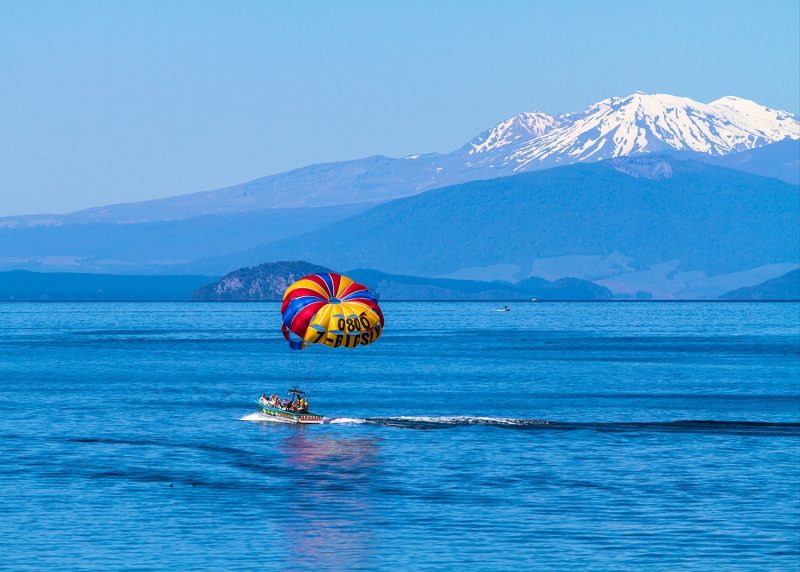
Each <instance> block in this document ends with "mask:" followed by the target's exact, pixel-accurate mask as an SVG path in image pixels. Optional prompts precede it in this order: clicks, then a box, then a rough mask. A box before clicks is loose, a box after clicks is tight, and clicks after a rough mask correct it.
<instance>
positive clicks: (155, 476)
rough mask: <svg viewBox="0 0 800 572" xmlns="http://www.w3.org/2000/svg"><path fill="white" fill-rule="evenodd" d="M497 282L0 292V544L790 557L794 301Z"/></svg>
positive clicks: (591, 560)
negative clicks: (513, 287)
mask: <svg viewBox="0 0 800 572" xmlns="http://www.w3.org/2000/svg"><path fill="white" fill-rule="evenodd" d="M495 306H496V305H495V304H491V303H400V302H396V303H391V302H386V303H383V304H382V307H383V309H384V313H385V315H386V328H385V333H384V335H383V337H382V338H381V339H380V340H379V341H378V342H376V343H375V344H373V345H372V346H369V347H361V348H357V349H356V350H352V351H350V350H341V351H338V350H330V349H329V348H309V349H308V350H304V351H302V352H292V351H290V350H288V348H287V347H286V344H285V342H284V341H283V338H282V337H281V335H280V332H279V329H278V328H279V323H280V322H279V314H278V308H279V307H278V304H273V303H238V304H237V303H231V304H227V303H212V304H205V303H64V304H60V303H30V304H29V303H5V304H0V326H2V327H1V328H0V568H5V569H10V570H26V569H63V570H105V569H114V570H122V569H140V570H141V569H170V570H181V569H186V570H190V569H191V570H211V569H214V570H392V569H403V568H404V569H408V570H451V569H465V570H520V569H526V570H529V569H542V570H567V569H568V570H643V569H649V570H676V569H681V570H797V569H798V567H800V325H799V324H800V305H798V304H795V303H774V304H773V303H633V302H631V303H526V304H522V303H516V304H513V307H512V311H511V312H508V313H502V312H496V311H495ZM296 383H297V384H299V385H301V386H302V387H303V388H304V389H307V390H308V391H309V396H310V401H311V409H312V410H314V411H317V412H319V413H321V414H323V415H325V416H326V423H325V424H323V425H319V426H306V427H298V426H289V425H275V424H270V423H265V422H263V421H260V420H259V415H258V414H255V413H254V412H255V407H254V406H253V404H252V402H253V400H254V399H255V398H257V397H258V395H260V394H261V393H262V392H266V393H272V392H279V391H280V392H283V391H284V390H285V389H286V388H287V387H289V386H291V385H294V384H296Z"/></svg>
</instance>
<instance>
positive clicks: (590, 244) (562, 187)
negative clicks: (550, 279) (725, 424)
mask: <svg viewBox="0 0 800 572" xmlns="http://www.w3.org/2000/svg"><path fill="white" fill-rule="evenodd" d="M799 191H800V189H798V187H797V186H796V185H791V184H788V183H784V182H781V181H778V180H775V179H770V178H765V177H759V176H756V175H750V174H746V173H742V172H738V171H734V170H730V169H725V168H720V167H716V166H713V165H708V164H704V163H700V162H696V161H689V160H679V159H676V158H674V157H668V156H647V157H641V156H640V157H631V158H622V159H614V160H610V161H603V162H599V163H594V164H577V165H571V166H567V167H561V168H558V169H549V170H543V171H537V172H533V173H525V174H521V175H516V176H511V177H503V178H498V179H492V180H486V181H474V182H470V183H465V184H460V185H455V186H452V187H446V188H443V189H436V190H433V191H428V192H426V193H423V194H420V195H415V196H413V197H408V198H403V199H398V200H395V201H391V202H389V203H385V204H382V205H379V206H376V207H374V208H372V209H370V210H368V211H366V212H364V213H361V214H359V215H356V216H353V217H350V218H348V219H345V220H342V221H339V222H337V223H334V224H331V225H329V226H327V227H324V228H320V229H317V230H314V231H310V232H308V233H306V234H303V235H300V236H296V237H292V238H291V239H285V240H281V241H276V242H272V243H269V244H264V245H262V246H259V247H256V248H253V249H249V250H247V251H245V252H242V253H240V254H237V255H233V256H227V257H225V258H224V260H223V259H218V260H216V261H206V262H205V263H206V264H211V266H214V265H215V264H226V265H228V269H230V268H234V267H240V266H246V265H251V264H255V263H261V262H264V261H270V260H278V259H286V258H292V259H310V260H316V261H318V262H320V263H321V264H324V265H326V266H331V267H334V268H342V267H346V268H347V267H366V268H380V269H381V270H383V271H386V272H391V273H397V274H404V275H419V276H428V277H431V276H443V275H448V274H451V273H454V272H457V271H459V270H462V269H465V268H470V267H480V266H492V265H502V264H505V265H511V266H513V267H515V268H517V269H518V270H517V272H516V276H515V278H516V279H517V280H519V279H524V278H526V277H528V276H530V275H531V274H530V271H531V268H532V267H533V264H534V262H535V261H537V260H540V259H548V258H553V257H565V256H574V255H592V256H608V255H610V254H612V253H622V255H624V257H625V258H626V259H627V260H628V263H627V264H628V267H627V268H622V269H621V270H620V272H619V273H620V274H622V273H625V272H628V273H631V272H633V273H635V272H637V271H643V270H646V269H647V268H650V267H652V266H653V265H658V264H664V263H668V262H672V263H674V264H673V265H674V266H675V268H674V269H673V270H672V271H671V272H673V274H674V273H681V272H683V273H686V272H695V273H700V274H702V276H703V277H708V276H714V275H720V274H724V273H732V272H741V271H746V270H748V269H751V268H754V267H760V266H763V265H769V264H779V263H797V262H798V261H800V244H799V243H798V240H797V238H798V236H797V229H798V228H800V218H799V217H800V214H798V213H800V192H799ZM190 268H191V266H190ZM196 268H198V269H199V268H203V264H199V265H198V266H197V267H196ZM204 271H205V272H206V273H207V270H204ZM784 272H785V271H784ZM700 274H698V277H700ZM603 284H604V285H608V284H606V283H603ZM612 290H614V288H612ZM720 293H721V292H720Z"/></svg>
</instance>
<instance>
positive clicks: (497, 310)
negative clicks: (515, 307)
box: [495, 306, 511, 312]
mask: <svg viewBox="0 0 800 572" xmlns="http://www.w3.org/2000/svg"><path fill="white" fill-rule="evenodd" d="M510 311H511V308H509V307H508V306H502V307H500V308H497V309H496V310H495V312H510Z"/></svg>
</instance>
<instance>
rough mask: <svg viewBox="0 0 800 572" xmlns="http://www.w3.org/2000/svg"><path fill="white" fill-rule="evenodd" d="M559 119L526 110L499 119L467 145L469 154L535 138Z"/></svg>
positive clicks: (555, 124) (556, 123)
mask: <svg viewBox="0 0 800 572" xmlns="http://www.w3.org/2000/svg"><path fill="white" fill-rule="evenodd" d="M559 124H560V122H559V120H558V119H557V118H555V117H553V116H552V115H548V114H547V113H541V112H538V111H528V112H524V113H520V114H519V115H515V116H514V117H511V118H509V119H506V120H505V121H501V122H500V123H498V124H497V125H495V126H494V127H492V128H491V129H487V130H486V131H484V132H483V133H481V134H480V135H478V136H477V137H475V138H474V139H473V140H472V141H470V142H469V143H468V144H467V145H468V146H469V147H470V149H469V154H470V155H474V154H476V153H487V152H489V151H494V150H496V149H499V148H500V147H504V146H506V145H510V144H513V143H518V142H521V140H522V141H523V142H526V141H528V140H530V139H535V138H536V137H539V136H540V135H543V134H544V133H547V132H548V131H550V130H551V129H553V128H555V127H558V125H559Z"/></svg>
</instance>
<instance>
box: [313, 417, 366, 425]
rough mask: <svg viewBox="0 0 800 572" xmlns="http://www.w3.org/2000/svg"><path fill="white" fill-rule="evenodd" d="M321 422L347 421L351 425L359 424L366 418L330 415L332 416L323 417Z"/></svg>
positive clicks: (364, 421)
mask: <svg viewBox="0 0 800 572" xmlns="http://www.w3.org/2000/svg"><path fill="white" fill-rule="evenodd" d="M322 422H323V423H348V424H351V425H361V424H362V423H366V422H367V420H366V419H358V418H356V417H332V418H330V419H329V418H327V417H326V418H325V419H324V420H323V421H322Z"/></svg>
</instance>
